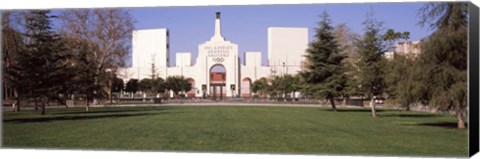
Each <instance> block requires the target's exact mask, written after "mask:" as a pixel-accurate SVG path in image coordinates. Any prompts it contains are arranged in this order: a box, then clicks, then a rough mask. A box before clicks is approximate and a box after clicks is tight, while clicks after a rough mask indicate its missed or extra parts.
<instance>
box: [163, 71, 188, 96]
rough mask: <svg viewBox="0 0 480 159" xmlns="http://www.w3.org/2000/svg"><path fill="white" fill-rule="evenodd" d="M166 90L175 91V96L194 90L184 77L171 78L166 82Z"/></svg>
mask: <svg viewBox="0 0 480 159" xmlns="http://www.w3.org/2000/svg"><path fill="white" fill-rule="evenodd" d="M165 88H166V89H167V90H169V91H173V93H174V94H175V96H177V95H178V94H179V93H181V92H188V91H190V90H191V89H192V86H191V85H190V83H188V80H187V79H186V78H185V77H183V76H169V77H167V79H166V81H165Z"/></svg>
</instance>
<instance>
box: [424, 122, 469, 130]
mask: <svg viewBox="0 0 480 159" xmlns="http://www.w3.org/2000/svg"><path fill="white" fill-rule="evenodd" d="M416 125H420V126H433V127H442V128H449V129H457V127H458V125H457V122H433V123H419V124H416ZM465 127H466V128H468V123H466V122H465Z"/></svg>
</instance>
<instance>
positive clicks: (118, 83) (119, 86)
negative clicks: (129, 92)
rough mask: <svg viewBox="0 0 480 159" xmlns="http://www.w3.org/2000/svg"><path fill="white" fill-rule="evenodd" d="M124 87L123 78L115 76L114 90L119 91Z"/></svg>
mask: <svg viewBox="0 0 480 159" xmlns="http://www.w3.org/2000/svg"><path fill="white" fill-rule="evenodd" d="M123 89H124V83H123V80H122V79H121V78H118V77H114V78H113V82H112V92H115V93H119V92H121V91H122V90H123Z"/></svg>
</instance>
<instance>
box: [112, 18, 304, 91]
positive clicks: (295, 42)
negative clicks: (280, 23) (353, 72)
mask: <svg viewBox="0 0 480 159" xmlns="http://www.w3.org/2000/svg"><path fill="white" fill-rule="evenodd" d="M132 44H133V46H132V47H133V49H132V60H133V61H132V67H131V68H125V69H121V70H120V72H119V74H120V76H121V77H122V78H123V79H124V80H125V81H128V80H129V79H132V78H135V79H139V80H141V79H144V78H151V76H152V74H154V75H155V76H156V77H161V78H164V79H165V78H166V77H168V76H174V75H181V76H184V77H185V78H187V79H188V80H189V82H190V83H191V84H192V88H193V89H192V90H191V91H189V92H187V96H191V97H193V96H195V97H203V96H220V95H221V96H222V97H223V96H228V97H232V96H243V97H249V96H251V95H252V90H251V84H252V82H253V81H255V80H257V79H260V78H262V77H265V78H268V77H269V76H276V75H284V74H296V73H297V72H298V71H300V68H301V67H300V65H301V63H302V60H303V56H304V55H305V53H306V49H307V48H308V29H307V28H285V27H271V28H268V60H269V64H268V65H267V66H264V65H262V58H261V52H250V51H248V52H245V53H244V55H245V61H244V64H243V63H242V62H241V61H240V58H239V56H238V45H237V44H235V43H232V42H230V41H227V40H226V39H225V38H224V37H223V36H222V34H221V23H220V13H219V12H217V13H216V19H215V30H214V35H213V36H212V37H211V38H210V40H209V41H206V42H205V43H203V44H200V45H199V46H198V57H197V59H196V60H193V59H192V54H191V53H190V52H181V53H180V52H178V53H176V66H169V65H168V63H169V56H168V54H169V33H168V29H151V30H135V31H134V32H133V39H132Z"/></svg>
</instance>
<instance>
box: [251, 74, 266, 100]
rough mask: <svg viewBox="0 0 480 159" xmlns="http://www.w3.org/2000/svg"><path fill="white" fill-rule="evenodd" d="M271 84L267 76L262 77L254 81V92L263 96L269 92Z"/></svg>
mask: <svg viewBox="0 0 480 159" xmlns="http://www.w3.org/2000/svg"><path fill="white" fill-rule="evenodd" d="M268 89H269V84H268V80H267V79H266V78H260V79H257V80H255V81H254V82H253V83H252V92H253V93H256V94H257V93H258V95H259V96H263V95H265V94H267V93H268Z"/></svg>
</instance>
